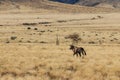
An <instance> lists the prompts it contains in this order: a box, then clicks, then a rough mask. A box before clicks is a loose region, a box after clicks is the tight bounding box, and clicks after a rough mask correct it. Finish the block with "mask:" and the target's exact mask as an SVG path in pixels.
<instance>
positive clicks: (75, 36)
mask: <svg viewBox="0 0 120 80" xmlns="http://www.w3.org/2000/svg"><path fill="white" fill-rule="evenodd" d="M65 39H71V40H72V43H73V44H75V43H78V42H79V41H80V40H81V38H80V36H79V35H78V33H73V34H70V35H68V36H66V37H65Z"/></svg>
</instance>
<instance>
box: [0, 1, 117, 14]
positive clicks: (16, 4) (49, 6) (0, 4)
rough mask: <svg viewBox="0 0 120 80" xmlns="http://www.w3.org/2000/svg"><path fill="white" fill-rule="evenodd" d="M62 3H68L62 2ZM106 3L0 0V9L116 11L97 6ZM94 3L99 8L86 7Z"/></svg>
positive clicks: (74, 11) (75, 11)
mask: <svg viewBox="0 0 120 80" xmlns="http://www.w3.org/2000/svg"><path fill="white" fill-rule="evenodd" d="M58 1H59V2H58ZM64 1H65V2H64ZM85 1H86V3H85ZM90 1H91V2H90ZM99 1H100V0H99ZM101 1H102V0H101ZM114 1H116V2H117V1H118V2H119V0H114ZM60 2H62V3H60ZM111 2H113V1H112V0H111ZM64 3H70V4H64ZM88 3H89V4H88ZM90 3H91V5H90ZM106 3H110V2H109V1H106ZM106 3H105V4H102V3H100V4H99V3H98V2H97V0H72V2H71V1H70V0H0V10H11V9H18V10H28V9H31V10H35V9H39V10H41V9H42V10H43V9H44V10H49V11H57V12H73V13H81V12H87V13H91V12H92V13H94V12H113V11H116V9H113V8H111V7H107V8H101V7H99V6H102V5H106ZM113 3H115V2H113ZM71 4H72V5H71ZM73 4H74V5H73ZM116 4H117V3H116ZM81 5H86V6H81ZM96 5H97V6H98V7H99V8H98V7H97V8H96V7H87V6H96ZM107 6H110V5H107ZM116 6H117V5H116ZM114 7H115V6H114ZM117 11H119V10H117Z"/></svg>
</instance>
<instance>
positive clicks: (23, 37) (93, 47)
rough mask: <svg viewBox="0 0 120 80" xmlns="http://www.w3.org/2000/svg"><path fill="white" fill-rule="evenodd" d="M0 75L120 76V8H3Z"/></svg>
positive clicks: (30, 79)
mask: <svg viewBox="0 0 120 80" xmlns="http://www.w3.org/2000/svg"><path fill="white" fill-rule="evenodd" d="M71 34H78V35H79V37H80V41H79V42H78V43H77V44H75V45H76V46H81V47H83V48H84V49H85V51H86V52H87V56H85V57H84V58H80V57H76V56H73V52H72V51H70V50H69V45H70V44H72V41H71V39H67V38H66V37H67V36H69V35H71ZM57 38H58V40H59V45H56V40H57ZM0 80H120V13H119V12H116V13H89V14H88V13H69V14H67V13H64V14H63V13H48V12H47V11H46V12H45V13H43V12H42V13H38V12H35V11H34V12H29V11H28V12H27V11H26V12H25V13H22V12H21V13H19V12H13V13H12V12H9V11H8V12H5V11H4V12H2V11H1V12H0Z"/></svg>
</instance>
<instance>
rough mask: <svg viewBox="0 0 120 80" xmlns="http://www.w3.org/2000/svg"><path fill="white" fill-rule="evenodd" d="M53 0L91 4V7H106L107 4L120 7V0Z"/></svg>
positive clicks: (84, 4)
mask: <svg viewBox="0 0 120 80" xmlns="http://www.w3.org/2000/svg"><path fill="white" fill-rule="evenodd" d="M52 1H58V2H62V3H69V4H80V5H83V6H91V7H94V6H98V5H99V7H105V5H111V6H112V7H114V8H120V0H52ZM101 4H104V6H102V5H101ZM100 5H101V6H100Z"/></svg>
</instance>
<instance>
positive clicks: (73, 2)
mask: <svg viewBox="0 0 120 80" xmlns="http://www.w3.org/2000/svg"><path fill="white" fill-rule="evenodd" d="M51 1H58V2H62V3H68V4H75V3H76V2H78V1H79V0H51Z"/></svg>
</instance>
